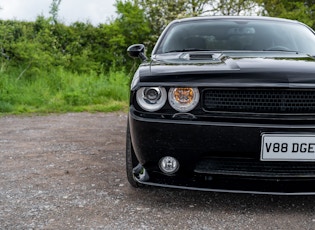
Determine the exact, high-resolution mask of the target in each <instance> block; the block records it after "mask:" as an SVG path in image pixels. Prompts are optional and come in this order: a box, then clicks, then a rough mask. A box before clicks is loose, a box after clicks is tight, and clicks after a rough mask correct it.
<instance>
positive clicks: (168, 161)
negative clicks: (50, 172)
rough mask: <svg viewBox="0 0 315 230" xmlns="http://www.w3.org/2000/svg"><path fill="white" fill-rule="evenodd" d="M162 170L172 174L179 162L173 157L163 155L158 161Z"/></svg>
mask: <svg viewBox="0 0 315 230" xmlns="http://www.w3.org/2000/svg"><path fill="white" fill-rule="evenodd" d="M159 166H160V169H161V170H162V172H164V173H167V174H172V173H175V172H177V170H178V168H179V162H178V161H177V160H176V159H175V158H174V157H163V158H162V159H161V160H160V163H159Z"/></svg>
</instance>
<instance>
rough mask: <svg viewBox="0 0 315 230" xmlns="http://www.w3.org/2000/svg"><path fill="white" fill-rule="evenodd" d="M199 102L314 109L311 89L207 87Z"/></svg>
mask: <svg viewBox="0 0 315 230" xmlns="http://www.w3.org/2000/svg"><path fill="white" fill-rule="evenodd" d="M203 106H204V108H205V109H206V110H208V111H227V112H253V113H314V112H315V90H313V89H307V90H297V89H295V90H290V89H289V90H284V89H207V90H205V91H204V93H203Z"/></svg>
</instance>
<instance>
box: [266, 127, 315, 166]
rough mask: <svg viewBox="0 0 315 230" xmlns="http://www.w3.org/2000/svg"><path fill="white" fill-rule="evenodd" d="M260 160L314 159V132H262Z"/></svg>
mask: <svg viewBox="0 0 315 230" xmlns="http://www.w3.org/2000/svg"><path fill="white" fill-rule="evenodd" d="M260 156H261V160H262V161H315V134H314V135H309V134H267V133H265V134H263V135H262V141H261V155H260Z"/></svg>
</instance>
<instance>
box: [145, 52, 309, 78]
mask: <svg viewBox="0 0 315 230" xmlns="http://www.w3.org/2000/svg"><path fill="white" fill-rule="evenodd" d="M140 78H141V81H142V82H157V81H158V82H174V81H175V82H185V81H189V82H193V81H196V82H204V83H205V82H211V83H215V82H218V83H220V82H221V83H222V81H228V82H231V83H242V82H248V83H253V82H255V83H260V82H274V83H288V82H289V83H314V84H315V58H314V57H312V56H310V55H307V54H298V53H295V52H242V53H241V52H225V53H209V52H194V53H192V52H190V53H171V54H163V55H155V56H153V58H152V60H151V61H150V62H148V63H146V64H144V65H142V68H141V69H140Z"/></svg>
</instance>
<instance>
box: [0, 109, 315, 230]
mask: <svg viewBox="0 0 315 230" xmlns="http://www.w3.org/2000/svg"><path fill="white" fill-rule="evenodd" d="M126 119H127V117H126V114H124V113H108V114H104V113H96V114H90V113H69V114H62V115H49V116H30V117H21V116H8V117H1V118H0V127H1V129H0V146H1V147H0V185H1V187H0V229H315V197H314V196H290V197H288V196H267V195H246V194H226V193H211V192H196V191H183V190H173V189H162V188H151V187H148V188H144V189H133V188H131V187H130V186H129V185H128V183H127V180H126V176H125V162H124V149H125V128H126Z"/></svg>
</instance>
